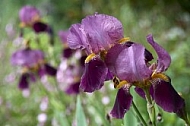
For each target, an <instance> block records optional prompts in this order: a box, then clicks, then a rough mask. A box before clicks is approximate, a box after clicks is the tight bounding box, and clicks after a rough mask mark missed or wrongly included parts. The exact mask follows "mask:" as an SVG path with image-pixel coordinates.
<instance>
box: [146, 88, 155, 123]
mask: <svg viewBox="0 0 190 126" xmlns="http://www.w3.org/2000/svg"><path fill="white" fill-rule="evenodd" d="M144 92H145V97H146V101H147V111H148V114H149V118H150V120H151V123H152V125H153V126H156V121H155V120H156V116H155V108H154V103H153V102H152V98H151V97H150V93H149V88H146V89H144Z"/></svg>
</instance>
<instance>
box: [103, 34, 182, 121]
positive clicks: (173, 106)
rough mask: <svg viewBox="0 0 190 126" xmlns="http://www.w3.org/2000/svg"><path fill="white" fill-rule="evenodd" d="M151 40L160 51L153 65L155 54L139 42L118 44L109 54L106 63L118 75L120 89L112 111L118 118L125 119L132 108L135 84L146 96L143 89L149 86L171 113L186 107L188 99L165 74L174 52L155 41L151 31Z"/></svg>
mask: <svg viewBox="0 0 190 126" xmlns="http://www.w3.org/2000/svg"><path fill="white" fill-rule="evenodd" d="M147 41H148V42H149V44H150V45H151V46H152V47H153V48H154V50H155V51H156V53H157V56H158V59H157V62H156V63H153V64H150V63H149V61H151V60H152V59H153V56H152V54H151V53H150V52H149V51H148V50H146V49H145V47H144V46H143V45H141V44H139V43H135V42H125V43H121V44H116V45H115V46H113V47H112V48H111V49H110V50H109V51H108V53H107V55H106V59H105V62H106V65H107V66H108V68H109V70H110V71H111V72H112V73H113V74H114V76H115V78H117V79H116V81H115V86H116V88H117V87H118V88H119V91H118V94H117V96H116V101H115V105H114V107H113V109H112V111H111V114H112V116H113V117H115V118H123V117H124V114H125V113H126V111H127V110H128V109H129V108H130V106H131V104H132V102H131V101H132V97H131V95H130V87H131V86H136V91H137V93H138V94H139V95H141V96H142V97H145V93H144V92H143V89H145V88H149V91H150V94H151V96H152V98H153V99H154V101H155V103H156V104H157V105H158V106H160V107H161V108H162V109H163V110H165V111H167V112H174V113H179V111H181V110H182V109H183V108H184V106H185V102H184V99H183V98H181V97H180V95H179V94H178V93H177V92H176V91H175V89H174V88H173V86H172V85H171V80H170V78H169V77H168V76H166V75H165V74H164V73H163V72H165V71H166V70H167V68H168V67H169V65H170V63H171V58H170V55H169V54H168V53H167V52H166V50H164V49H163V48H162V47H161V46H160V45H158V44H157V43H156V42H155V41H154V39H153V36H152V35H151V34H150V35H148V36H147ZM113 81H114V80H113Z"/></svg>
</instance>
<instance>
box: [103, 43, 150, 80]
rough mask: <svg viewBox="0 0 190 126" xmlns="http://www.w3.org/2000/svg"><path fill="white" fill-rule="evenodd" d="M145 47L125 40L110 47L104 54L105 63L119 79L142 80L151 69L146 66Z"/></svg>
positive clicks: (148, 75)
mask: <svg viewBox="0 0 190 126" xmlns="http://www.w3.org/2000/svg"><path fill="white" fill-rule="evenodd" d="M144 53H145V48H144V46H142V45H141V44H137V43H132V42H127V43H125V44H117V45H115V46H114V47H112V48H111V49H110V50H109V51H108V53H107V55H106V59H105V62H106V65H107V66H108V68H109V70H110V71H111V72H112V73H113V74H114V75H116V76H117V77H118V78H119V79H120V80H127V81H128V82H134V81H142V80H143V79H145V78H148V77H150V75H151V73H152V71H151V70H150V69H149V68H148V67H147V66H146V62H145V55H144Z"/></svg>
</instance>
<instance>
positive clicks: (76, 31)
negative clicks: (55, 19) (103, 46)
mask: <svg viewBox="0 0 190 126" xmlns="http://www.w3.org/2000/svg"><path fill="white" fill-rule="evenodd" d="M87 38H88V37H87V34H86V32H85V31H84V28H83V27H82V25H81V24H79V23H78V24H73V25H72V26H71V28H70V29H69V34H68V37H67V42H68V45H69V47H70V48H71V49H85V48H86V49H87V51H88V52H90V51H89V50H90V49H89V50H88V48H90V47H89V43H88V40H87Z"/></svg>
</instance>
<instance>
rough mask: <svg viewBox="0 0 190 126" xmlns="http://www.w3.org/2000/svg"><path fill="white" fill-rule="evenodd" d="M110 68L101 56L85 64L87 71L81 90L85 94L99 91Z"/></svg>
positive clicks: (83, 77)
mask: <svg viewBox="0 0 190 126" xmlns="http://www.w3.org/2000/svg"><path fill="white" fill-rule="evenodd" d="M107 72H108V68H107V67H106V65H105V63H104V62H103V61H102V60H101V59H100V57H99V56H95V57H94V58H93V59H91V60H90V61H89V62H88V63H85V70H84V73H83V75H82V78H81V83H80V88H81V89H82V90H83V91H84V92H93V91H95V90H99V89H100V88H101V87H102V86H103V84H104V81H105V79H106V76H107Z"/></svg>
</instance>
